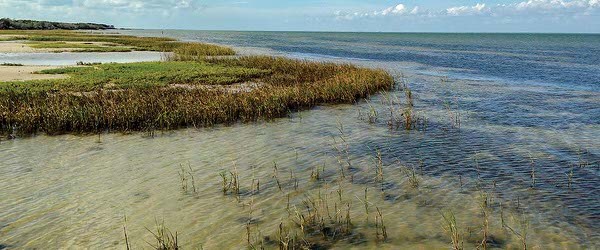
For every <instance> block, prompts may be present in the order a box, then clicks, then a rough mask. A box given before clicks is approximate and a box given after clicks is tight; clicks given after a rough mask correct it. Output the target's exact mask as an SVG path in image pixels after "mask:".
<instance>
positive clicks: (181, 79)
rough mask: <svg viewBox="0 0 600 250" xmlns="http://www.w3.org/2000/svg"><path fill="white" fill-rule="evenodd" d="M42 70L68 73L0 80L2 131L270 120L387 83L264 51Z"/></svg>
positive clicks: (357, 71) (377, 74)
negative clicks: (59, 76) (248, 84)
mask: <svg viewBox="0 0 600 250" xmlns="http://www.w3.org/2000/svg"><path fill="white" fill-rule="evenodd" d="M42 73H46V74H68V75H70V76H71V77H69V78H67V79H60V80H40V81H28V82H8V83H0V97H2V98H0V130H1V131H2V133H3V134H5V135H7V136H14V135H15V134H16V135H28V134H35V133H39V132H44V133H46V134H51V135H54V134H63V133H98V132H103V131H123V132H128V131H148V130H170V129H177V128H181V127H205V126H213V125H215V124H231V123H235V122H238V121H242V122H251V121H256V120H259V119H266V120H269V119H273V118H279V117H284V116H286V115H287V114H288V113H289V112H290V110H292V111H293V110H302V109H306V108H310V107H313V106H316V105H319V104H323V103H334V104H335V103H353V102H354V101H356V100H357V99H358V98H364V97H367V96H369V95H371V94H374V93H376V92H377V91H379V90H385V89H389V88H391V87H392V85H393V80H392V78H391V76H390V75H388V74H387V73H385V72H383V71H379V70H369V69H362V68H357V67H355V66H352V65H336V64H329V63H315V62H305V61H298V60H291V59H284V58H273V57H262V56H260V57H244V58H239V59H210V60H204V61H198V62H162V63H161V62H152V63H132V64H102V65H96V66H94V67H76V68H61V69H54V70H46V71H43V72H42ZM246 81H253V82H259V83H260V84H257V85H256V87H252V88H250V89H247V88H246V87H243V85H238V84H237V83H241V82H246ZM196 86H198V87H196ZM211 86H212V87H211ZM220 86H221V87H220Z"/></svg>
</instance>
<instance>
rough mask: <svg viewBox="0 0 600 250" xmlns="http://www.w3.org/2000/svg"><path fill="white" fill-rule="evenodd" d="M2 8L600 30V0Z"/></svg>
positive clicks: (86, 1)
mask: <svg viewBox="0 0 600 250" xmlns="http://www.w3.org/2000/svg"><path fill="white" fill-rule="evenodd" d="M0 16H2V17H9V18H18V19H24V18H27V19H39V20H53V21H70V22H102V23H109V24H114V25H116V26H118V27H130V28H154V29H198V30H215V29H216V30H308V31H387V32H593V33H600V0H480V1H468V0H445V1H441V0H421V1H417V0H400V1H390V0H362V1H359V0H344V1H342V0H0Z"/></svg>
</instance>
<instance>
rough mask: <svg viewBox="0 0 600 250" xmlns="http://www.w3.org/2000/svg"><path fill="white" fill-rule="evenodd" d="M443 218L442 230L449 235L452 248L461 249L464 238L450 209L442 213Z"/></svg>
mask: <svg viewBox="0 0 600 250" xmlns="http://www.w3.org/2000/svg"><path fill="white" fill-rule="evenodd" d="M442 218H443V219H444V223H445V224H444V226H443V228H444V231H446V233H447V234H448V235H449V236H450V239H451V242H452V249H454V250H462V249H464V240H463V236H462V233H461V232H460V231H459V226H458V225H457V223H456V217H455V216H454V213H453V212H452V211H448V212H445V213H442Z"/></svg>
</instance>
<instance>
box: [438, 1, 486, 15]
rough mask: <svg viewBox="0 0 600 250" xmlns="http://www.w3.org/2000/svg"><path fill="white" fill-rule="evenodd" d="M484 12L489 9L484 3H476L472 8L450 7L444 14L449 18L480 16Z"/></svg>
mask: <svg viewBox="0 0 600 250" xmlns="http://www.w3.org/2000/svg"><path fill="white" fill-rule="evenodd" d="M486 11H489V8H486V7H485V4H484V3H478V4H476V5H474V6H458V7H450V8H448V9H446V14H448V15H450V16H465V15H476V14H482V13H484V12H486Z"/></svg>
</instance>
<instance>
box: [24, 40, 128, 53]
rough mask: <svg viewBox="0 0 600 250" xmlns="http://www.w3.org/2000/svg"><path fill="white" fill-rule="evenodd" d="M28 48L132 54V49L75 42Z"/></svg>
mask: <svg viewBox="0 0 600 250" xmlns="http://www.w3.org/2000/svg"><path fill="white" fill-rule="evenodd" d="M26 44H27V46H29V47H31V48H34V49H51V50H52V51H53V52H57V53H59V52H131V51H133V48H132V47H125V46H118V45H114V44H113V45H111V44H93V43H73V42H68V43H67V42H28V43H26Z"/></svg>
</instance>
